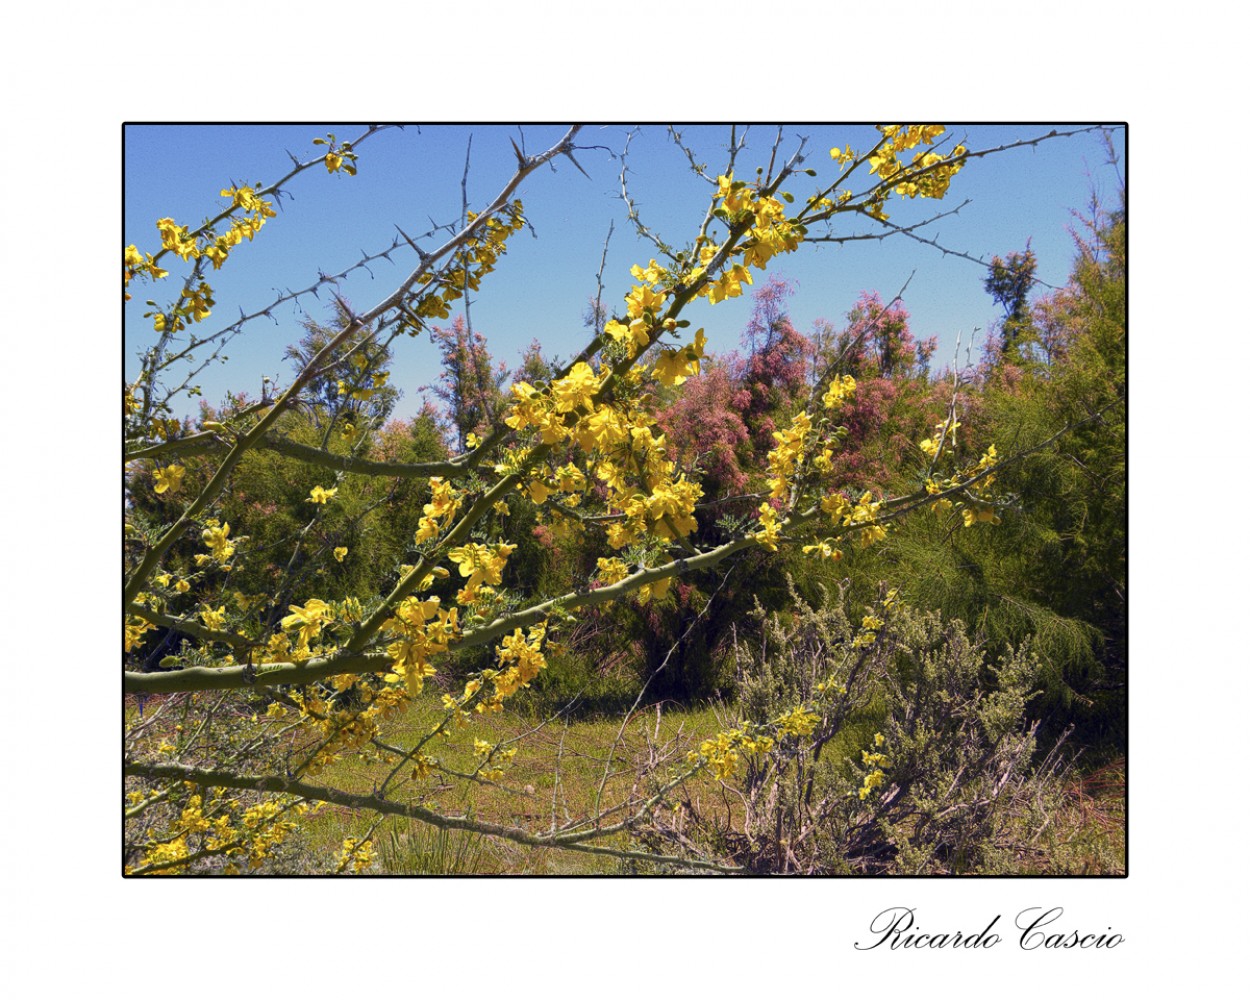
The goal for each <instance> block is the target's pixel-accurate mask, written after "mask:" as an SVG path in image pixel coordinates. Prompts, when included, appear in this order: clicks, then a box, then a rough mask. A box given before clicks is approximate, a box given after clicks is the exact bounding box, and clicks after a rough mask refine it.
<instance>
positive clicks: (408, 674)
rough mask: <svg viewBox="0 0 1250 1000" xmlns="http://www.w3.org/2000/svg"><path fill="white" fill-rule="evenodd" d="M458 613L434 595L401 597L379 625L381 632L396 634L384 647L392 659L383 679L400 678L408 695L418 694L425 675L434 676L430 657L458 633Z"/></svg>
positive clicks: (457, 609) (396, 681)
mask: <svg viewBox="0 0 1250 1000" xmlns="http://www.w3.org/2000/svg"><path fill="white" fill-rule="evenodd" d="M459 613H460V609H459V608H451V609H450V610H448V609H445V608H442V607H440V601H439V599H438V598H437V597H429V598H424V599H423V598H420V597H418V596H417V595H415V594H414V595H411V596H409V597H406V598H404V600H403V601H402V602H401V603H400V604H399V606H398V607H397V608H396V609H395V614H394V616H393V617H392V618H389V619H388V620H387V621H386V623H385V624H384V625H383V626H382V629H383V632H385V633H387V634H389V635H393V636H396V637H397V638H396V639H395V641H394V642H392V643H390V645H388V646H387V647H386V655H387V656H389V657H390V658H391V661H392V664H391V669H392V673H388V674H387V675H386V680H387V681H388V682H389V683H398V682H399V681H401V680H402V681H403V682H404V685H405V687H406V688H407V690H408V693H409V694H410V695H412V696H416V695H418V694H420V693H421V689H422V687H423V686H424V685H425V679H426V678H427V677H433V676H434V672H435V671H434V668H433V666H431V665H430V660H431V659H432V658H433V657H434V655H435V654H436V653H443V652H446V651H447V646H448V645H449V644H450V643H451V642H452V641H453V640H454V639H455V638H456V637H457V636H458V635H459V633H460V622H459Z"/></svg>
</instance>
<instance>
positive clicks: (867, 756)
mask: <svg viewBox="0 0 1250 1000" xmlns="http://www.w3.org/2000/svg"><path fill="white" fill-rule="evenodd" d="M872 741H873V746H875V747H882V746H884V745H885V737H884V736H882V735H881V734H880V733H875V734H874V735H873V738H872ZM860 758H861V760H862V761H863V764H864V766H865V767H867V768H868V769H869V770H868V773H867V774H865V775H864V780H863V783H862V784H861V785H860V788H859V793H858V794H859V800H860V801H861V802H862V801H864V800H865V799H866V798H868V796H869V795H871V794H872V792H873V790H874V789H876V788H880V787H881V786H882V785H884V784H885V772H886V769H888V768H889V766H890V758H889V757H888V756H887V755H886V754H884V753H881V752H880V751H879V750H875V751H874V750H862V751H860Z"/></svg>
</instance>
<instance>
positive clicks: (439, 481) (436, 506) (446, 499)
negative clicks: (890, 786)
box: [413, 476, 460, 545]
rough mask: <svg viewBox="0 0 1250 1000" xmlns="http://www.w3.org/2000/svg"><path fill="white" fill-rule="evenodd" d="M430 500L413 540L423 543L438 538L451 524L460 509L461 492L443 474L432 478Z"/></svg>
mask: <svg viewBox="0 0 1250 1000" xmlns="http://www.w3.org/2000/svg"><path fill="white" fill-rule="evenodd" d="M430 493H431V497H430V502H429V503H427V504H426V505H425V507H424V508H423V513H424V515H425V516H424V517H422V518H421V520H420V521H418V522H417V531H416V534H415V535H414V536H413V542H414V543H415V544H417V545H421V544H422V543H423V542H428V541H430V540H431V539H433V538H437V537H438V536H439V535H440V534H442V532H443V531H444V530H446V528H447V527H448V526H449V525H450V524H451V520H452V518H454V517H455V516H456V511H458V510H459V509H460V493H459V492H458V491H457V490H456V488H455V487H453V486H452V485H451V483H449V482H447V481H446V480H445V479H443V477H442V476H434V477H433V478H432V479H431V480H430Z"/></svg>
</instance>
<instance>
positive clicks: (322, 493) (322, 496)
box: [306, 486, 339, 504]
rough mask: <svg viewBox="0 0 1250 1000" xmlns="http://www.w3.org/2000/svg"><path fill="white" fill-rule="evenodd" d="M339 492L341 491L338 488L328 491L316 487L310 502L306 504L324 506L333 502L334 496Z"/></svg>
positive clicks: (309, 498)
mask: <svg viewBox="0 0 1250 1000" xmlns="http://www.w3.org/2000/svg"><path fill="white" fill-rule="evenodd" d="M338 491H339V490H338V487H337V486H335V487H332V488H331V489H328V490H327V489H324V488H322V487H320V486H314V487H313V488H312V493H310V494H309V495H308V500H307V501H306V502H307V503H319V504H324V503H325V502H326V501H327V500H333V499H334V494H336V493H337V492H338Z"/></svg>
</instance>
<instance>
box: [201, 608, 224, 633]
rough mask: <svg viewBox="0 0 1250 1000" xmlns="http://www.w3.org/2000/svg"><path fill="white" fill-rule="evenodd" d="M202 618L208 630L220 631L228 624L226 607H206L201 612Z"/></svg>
mask: <svg viewBox="0 0 1250 1000" xmlns="http://www.w3.org/2000/svg"><path fill="white" fill-rule="evenodd" d="M200 618H201V620H202V621H203V622H204V624H205V625H206V626H208V628H211V629H219V628H221V627H222V626H223V625H225V624H226V606H225V605H224V604H223V605H222V606H221V607H219V608H213V607H211V606H209V607H206V608H204V609H202V610H201V611H200Z"/></svg>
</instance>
